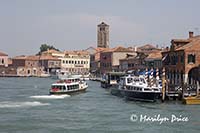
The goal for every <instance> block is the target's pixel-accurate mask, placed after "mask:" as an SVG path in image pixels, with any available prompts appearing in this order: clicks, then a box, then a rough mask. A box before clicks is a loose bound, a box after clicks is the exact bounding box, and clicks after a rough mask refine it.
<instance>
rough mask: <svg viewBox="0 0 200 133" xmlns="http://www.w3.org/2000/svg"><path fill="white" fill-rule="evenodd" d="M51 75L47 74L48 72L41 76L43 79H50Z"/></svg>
mask: <svg viewBox="0 0 200 133" xmlns="http://www.w3.org/2000/svg"><path fill="white" fill-rule="evenodd" d="M50 76H51V75H50V74H49V73H47V72H43V73H41V75H40V77H41V78H48V77H50Z"/></svg>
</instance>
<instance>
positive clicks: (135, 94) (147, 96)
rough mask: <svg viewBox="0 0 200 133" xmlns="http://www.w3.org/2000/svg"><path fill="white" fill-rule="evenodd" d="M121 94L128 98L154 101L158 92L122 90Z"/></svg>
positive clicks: (157, 97) (158, 94) (157, 96)
mask: <svg viewBox="0 0 200 133" xmlns="http://www.w3.org/2000/svg"><path fill="white" fill-rule="evenodd" d="M123 95H124V96H125V98H126V99H128V100H136V101H146V102H155V101H156V100H157V99H159V96H160V93H157V92H139V91H128V90H123Z"/></svg>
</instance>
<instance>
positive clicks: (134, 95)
mask: <svg viewBox="0 0 200 133" xmlns="http://www.w3.org/2000/svg"><path fill="white" fill-rule="evenodd" d="M119 90H120V91H121V94H122V95H123V96H124V97H125V98H126V99H128V100H138V101H149V102H155V101H156V100H157V99H158V98H159V97H160V95H161V87H160V86H149V85H148V83H147V81H146V79H145V78H144V76H130V75H129V76H125V77H123V78H121V81H120V84H119Z"/></svg>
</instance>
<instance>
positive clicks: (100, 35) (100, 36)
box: [97, 22, 109, 48]
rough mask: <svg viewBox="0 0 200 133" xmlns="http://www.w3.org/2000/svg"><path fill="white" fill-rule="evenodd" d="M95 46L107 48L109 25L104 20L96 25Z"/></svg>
mask: <svg viewBox="0 0 200 133" xmlns="http://www.w3.org/2000/svg"><path fill="white" fill-rule="evenodd" d="M97 47H101V48H109V25H107V24H106V23H104V22H101V24H99V25H97Z"/></svg>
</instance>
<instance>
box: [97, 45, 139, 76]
mask: <svg viewBox="0 0 200 133" xmlns="http://www.w3.org/2000/svg"><path fill="white" fill-rule="evenodd" d="M127 55H132V56H134V55H136V53H135V52H134V51H132V50H130V49H128V48H124V47H120V46H119V47H115V48H112V49H109V50H106V51H103V52H101V53H100V73H101V74H103V73H106V72H111V71H119V66H120V59H124V58H126V57H127Z"/></svg>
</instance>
